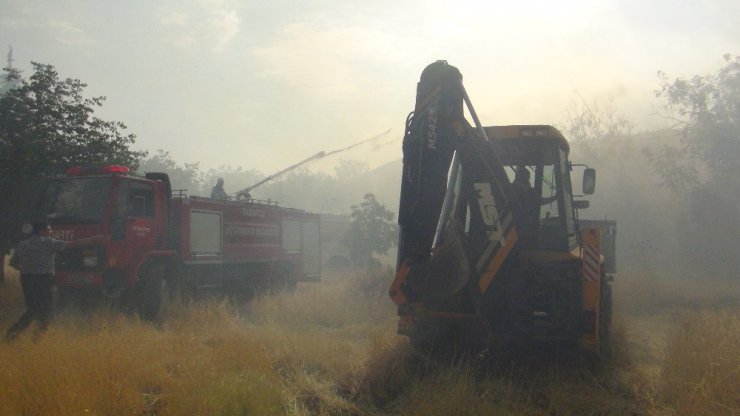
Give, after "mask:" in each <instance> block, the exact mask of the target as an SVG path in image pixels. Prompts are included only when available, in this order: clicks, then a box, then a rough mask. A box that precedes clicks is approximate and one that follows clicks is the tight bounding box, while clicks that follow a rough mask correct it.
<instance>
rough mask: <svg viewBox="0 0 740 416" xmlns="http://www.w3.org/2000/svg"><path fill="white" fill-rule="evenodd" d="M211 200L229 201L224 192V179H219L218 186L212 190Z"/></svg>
mask: <svg viewBox="0 0 740 416" xmlns="http://www.w3.org/2000/svg"><path fill="white" fill-rule="evenodd" d="M211 199H219V200H221V201H225V200H227V199H229V197H228V195H226V191H224V178H218V180H217V181H216V185H215V186H214V187H213V188H212V189H211Z"/></svg>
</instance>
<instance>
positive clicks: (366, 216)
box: [346, 194, 398, 267]
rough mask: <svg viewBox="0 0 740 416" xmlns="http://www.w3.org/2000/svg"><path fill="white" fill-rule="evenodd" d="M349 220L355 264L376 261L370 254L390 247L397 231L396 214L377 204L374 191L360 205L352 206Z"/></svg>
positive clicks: (369, 263) (350, 246)
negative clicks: (394, 219)
mask: <svg viewBox="0 0 740 416" xmlns="http://www.w3.org/2000/svg"><path fill="white" fill-rule="evenodd" d="M351 215H352V222H351V223H350V228H349V230H348V232H347V237H346V240H347V242H348V243H349V249H350V259H351V260H352V263H353V264H354V265H355V266H359V267H369V266H372V265H375V264H378V261H377V260H376V259H375V258H374V257H373V254H385V253H387V252H388V250H389V249H390V248H391V247H392V246H393V243H394V241H395V240H396V236H397V235H398V230H397V226H396V224H395V223H394V222H393V218H394V217H395V214H394V213H393V212H391V211H389V210H388V209H386V207H385V206H384V205H382V204H380V203H379V202H378V201H377V200H376V199H375V195H373V194H365V197H364V198H363V201H362V202H361V203H360V204H359V205H353V206H352V214H351Z"/></svg>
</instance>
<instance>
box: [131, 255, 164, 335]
mask: <svg viewBox="0 0 740 416" xmlns="http://www.w3.org/2000/svg"><path fill="white" fill-rule="evenodd" d="M164 270H165V267H164V264H162V263H160V262H149V263H147V264H145V265H144V266H142V267H141V270H140V271H139V283H138V284H137V286H136V309H137V311H138V312H139V317H141V319H143V320H145V321H154V320H155V319H157V317H158V316H159V310H160V308H161V306H162V297H163V295H164V283H165V282H164Z"/></svg>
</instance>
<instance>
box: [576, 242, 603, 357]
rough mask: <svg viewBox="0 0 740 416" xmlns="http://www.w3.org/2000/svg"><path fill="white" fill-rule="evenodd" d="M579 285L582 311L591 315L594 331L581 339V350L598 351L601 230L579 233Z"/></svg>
mask: <svg viewBox="0 0 740 416" xmlns="http://www.w3.org/2000/svg"><path fill="white" fill-rule="evenodd" d="M581 241H582V242H583V249H582V250H581V285H582V288H583V309H582V311H583V312H584V315H585V314H586V313H589V312H591V313H593V317H594V331H593V333H590V334H584V335H583V336H582V337H581V342H580V344H581V348H584V349H588V350H593V351H598V349H599V291H600V286H601V270H600V267H601V264H600V261H599V257H600V255H601V230H599V229H598V228H587V229H584V230H582V231H581Z"/></svg>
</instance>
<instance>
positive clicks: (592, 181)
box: [583, 168, 596, 195]
mask: <svg viewBox="0 0 740 416" xmlns="http://www.w3.org/2000/svg"><path fill="white" fill-rule="evenodd" d="M595 190H596V169H593V168H586V169H585V170H584V171H583V193H584V195H591V194H593V193H594V191H595Z"/></svg>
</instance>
